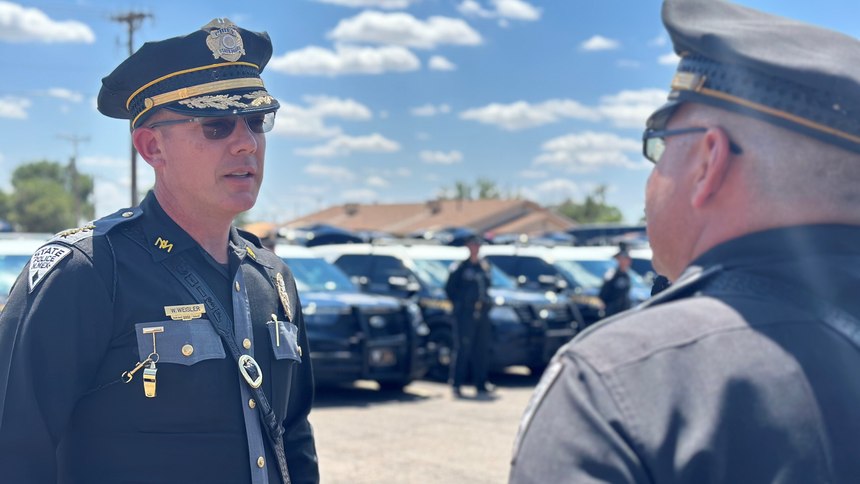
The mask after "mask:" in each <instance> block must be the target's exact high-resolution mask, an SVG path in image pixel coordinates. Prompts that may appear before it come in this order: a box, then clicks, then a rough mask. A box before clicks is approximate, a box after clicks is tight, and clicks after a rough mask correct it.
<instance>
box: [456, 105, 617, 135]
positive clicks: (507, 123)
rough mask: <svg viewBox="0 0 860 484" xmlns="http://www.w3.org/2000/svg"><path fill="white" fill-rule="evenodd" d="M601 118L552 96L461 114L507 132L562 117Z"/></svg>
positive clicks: (593, 111) (591, 119)
mask: <svg viewBox="0 0 860 484" xmlns="http://www.w3.org/2000/svg"><path fill="white" fill-rule="evenodd" d="M600 117H601V116H600V114H599V113H598V112H596V111H595V110H594V109H592V108H589V107H586V106H583V105H582V104H580V103H578V102H576V101H573V100H570V99H551V100H549V101H545V102H542V103H540V104H529V103H527V102H525V101H518V102H515V103H513V104H498V103H493V104H490V105H487V106H484V107H481V108H475V109H469V110H466V111H463V112H462V113H460V118H461V119H468V120H472V121H478V122H480V123H485V124H492V125H496V126H498V127H500V128H502V129H506V130H508V131H516V130H520V129H526V128H533V127H536V126H542V125H544V124H549V123H555V122H557V121H560V120H561V119H562V118H574V119H583V120H588V121H597V120H599V119H600Z"/></svg>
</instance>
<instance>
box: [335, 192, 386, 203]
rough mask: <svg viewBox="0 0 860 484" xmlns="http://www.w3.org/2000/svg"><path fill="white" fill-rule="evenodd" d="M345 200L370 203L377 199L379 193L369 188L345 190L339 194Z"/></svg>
mask: <svg viewBox="0 0 860 484" xmlns="http://www.w3.org/2000/svg"><path fill="white" fill-rule="evenodd" d="M340 198H342V199H343V200H344V201H346V202H356V203H371V202H374V201H376V200H378V199H379V194H378V193H376V192H375V191H373V190H371V189H369V188H359V189H355V190H347V191H345V192H343V193H342V194H341V196H340Z"/></svg>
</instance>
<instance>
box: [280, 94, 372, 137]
mask: <svg viewBox="0 0 860 484" xmlns="http://www.w3.org/2000/svg"><path fill="white" fill-rule="evenodd" d="M302 100H303V101H305V102H306V103H307V104H308V107H306V108H304V107H300V106H296V105H293V104H286V103H283V104H281V109H280V110H279V111H278V116H277V120H276V121H275V128H274V132H275V133H276V134H280V135H284V136H291V137H303V138H330V137H332V136H337V135H339V134H341V129H340V127H338V126H326V124H325V119H326V118H339V119H346V120H350V121H366V120H369V119H372V118H373V113H372V112H371V110H370V109H369V108H368V107H367V106H365V105H363V104H361V103H359V102H357V101H355V100H352V99H341V98H336V97H329V96H305V97H303V98H302Z"/></svg>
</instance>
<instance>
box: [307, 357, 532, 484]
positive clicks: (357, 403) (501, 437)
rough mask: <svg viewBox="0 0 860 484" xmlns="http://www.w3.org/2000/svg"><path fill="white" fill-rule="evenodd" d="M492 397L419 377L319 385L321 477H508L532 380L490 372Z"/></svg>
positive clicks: (315, 417)
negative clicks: (384, 385) (396, 385)
mask: <svg viewBox="0 0 860 484" xmlns="http://www.w3.org/2000/svg"><path fill="white" fill-rule="evenodd" d="M491 379H492V380H493V382H494V383H496V387H497V388H496V392H495V393H494V398H492V399H486V400H482V399H477V398H475V397H474V390H473V389H472V388H471V387H464V391H463V393H464V397H465V398H462V399H456V398H454V397H453V396H452V394H451V389H450V387H449V386H448V385H445V384H442V383H435V382H429V381H423V380H422V381H418V382H415V383H412V384H410V385H409V386H408V387H406V389H405V391H404V392H402V393H401V392H382V391H378V390H377V387H376V384H375V383H373V382H358V383H356V384H355V385H353V386H345V387H335V388H323V389H319V390H317V398H316V404H315V406H314V409H313V411H312V412H311V417H310V419H311V423H312V424H313V426H314V432H315V435H316V442H317V453H318V454H319V459H320V474H321V480H322V482H323V483H326V484H328V483H334V484H338V483H383V484H389V483H419V484H430V483H446V484H448V483H506V482H507V476H508V468H509V462H510V456H511V446H512V445H513V441H514V437H515V436H516V432H517V426H518V425H519V420H520V416H521V415H522V413H523V410H524V409H525V407H526V404H527V403H528V401H529V398H530V397H531V394H532V390H533V389H534V386H535V385H536V384H537V381H538V379H537V378H536V377H532V376H529V375H528V370H526V369H525V368H519V367H514V368H512V369H509V371H508V373H505V374H502V375H493V377H492V378H491Z"/></svg>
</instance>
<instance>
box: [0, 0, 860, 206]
mask: <svg viewBox="0 0 860 484" xmlns="http://www.w3.org/2000/svg"><path fill="white" fill-rule="evenodd" d="M660 3H661V2H660V1H659V0H279V1H249V2H237V1H235V0H233V1H225V0H205V1H171V2H167V1H162V0H135V1H133V2H130V1H126V0H116V1H111V2H95V1H92V0H78V1H66V2H63V1H59V0H50V1H30V2H15V1H12V2H10V1H6V0H0V58H2V64H0V65H2V72H3V74H4V75H2V76H0V133H2V134H0V187H2V188H3V189H4V190H8V189H9V175H10V174H11V172H12V170H14V168H15V167H16V166H18V165H19V164H21V163H26V162H30V161H35V160H40V159H49V160H53V161H60V162H64V163H65V162H68V160H69V158H70V156H71V155H72V153H73V144H72V143H71V142H70V141H69V138H71V137H78V138H82V139H84V141H81V142H80V143H79V144H78V168H79V170H81V171H82V172H84V173H88V174H91V175H93V176H95V184H96V188H95V202H96V212H97V213H96V215H97V216H102V215H106V214H108V213H111V212H113V211H114V210H116V209H118V208H120V207H125V206H127V205H128V204H129V202H130V197H131V195H130V182H129V180H130V162H129V154H128V151H129V135H128V128H127V124H126V123H125V122H123V121H119V120H114V119H110V118H106V117H104V116H102V115H101V114H99V113H98V111H97V110H96V109H95V97H96V95H97V94H98V90H99V87H100V85H101V78H102V77H103V76H105V75H107V74H108V73H110V71H111V70H112V69H113V68H114V67H115V66H116V65H117V64H119V63H120V62H121V61H122V60H123V59H124V58H125V56H126V54H127V50H126V45H125V42H126V33H125V25H124V24H119V23H116V22H113V21H111V20H110V18H111V16H112V15H117V14H122V13H125V12H127V11H132V10H133V11H139V12H145V13H148V14H151V15H152V18H150V19H147V20H145V21H144V22H143V24H142V26H141V28H140V29H139V30H137V31H136V33H135V41H136V42H135V44H136V46H137V47H139V46H140V44H141V43H142V42H143V41H146V40H160V39H164V38H167V37H172V36H177V35H185V34H187V33H189V32H191V31H192V30H194V29H196V28H199V27H201V26H203V25H204V24H206V23H208V22H209V21H210V20H211V19H212V18H215V17H227V18H229V19H231V20H232V21H234V22H235V23H236V24H238V25H239V26H241V27H244V28H247V29H249V30H265V31H267V32H269V34H270V36H271V37H272V41H273V44H274V55H273V57H272V60H271V61H270V63H269V66H268V67H267V68H266V70H265V72H264V73H263V78H264V80H265V83H266V86H267V88H268V90H269V91H270V92H271V93H272V94H273V95H275V96H276V97H277V98H278V99H279V100H280V102H281V105H282V109H281V111H280V112H279V113H278V118H277V121H276V126H275V130H274V131H273V132H272V133H271V134H270V135H269V136H268V150H267V160H266V179H265V182H264V184H263V189H262V191H261V194H260V198H259V200H258V203H257V207H255V208H254V209H253V210H252V211H251V212H250V214H249V217H248V218H249V219H250V220H268V221H274V222H285V221H288V220H290V219H293V218H295V217H297V216H300V215H303V214H306V213H309V212H313V211H316V210H319V209H322V208H325V207H327V206H330V205H333V204H342V203H347V202H359V203H396V202H424V201H426V200H429V199H432V198H435V197H436V196H437V195H439V194H441V193H445V192H446V190H447V191H448V193H452V189H453V187H454V185H455V183H456V182H457V181H464V182H468V183H473V182H475V180H476V179H478V178H486V179H489V180H492V181H494V182H495V183H496V184H497V185H498V186H499V187H500V188H501V189H502V191H503V192H504V193H509V194H519V195H520V196H523V197H525V198H529V199H531V200H534V201H536V202H539V203H542V204H555V203H559V202H560V201H562V200H564V199H566V198H572V199H574V200H582V198H583V197H584V196H585V194H587V193H589V192H590V191H591V190H593V188H594V187H595V186H597V185H600V184H604V185H607V186H608V187H609V192H608V201H609V203H612V204H614V205H616V206H618V207H620V208H621V210H622V212H623V213H624V216H625V218H626V220H627V221H628V222H636V221H638V220H639V219H640V218H641V216H642V209H643V206H644V203H643V196H644V184H645V180H646V178H647V176H648V173H649V166H648V165H647V164H646V162H644V161H643V159H642V156H641V154H640V141H639V138H640V135H641V131H642V126H643V122H644V119H645V118H646V117H647V115H648V114H649V113H650V112H651V111H652V110H653V109H654V108H655V107H656V106H658V105H659V104H661V103H662V101H663V100H664V99H665V95H666V93H667V86H668V85H669V81H670V80H671V77H672V74H673V72H674V67H675V64H676V62H677V58H676V57H675V56H674V54H672V49H671V45H670V43H669V40H668V36H667V35H666V34H665V31H664V30H663V27H662V24H661V22H660V13H659V12H660ZM741 3H742V4H744V5H747V6H750V7H753V8H758V9H761V10H766V11H769V12H772V13H777V14H780V15H785V16H789V17H793V18H796V19H800V20H804V21H808V22H812V23H816V24H819V25H823V26H827V27H829V28H833V29H835V30H839V31H841V32H844V33H846V34H849V35H852V36H855V37H860V23H858V22H857V19H858V18H860V2H858V1H857V0H821V1H818V2H808V1H799V0H743V1H741ZM152 182H153V177H152V173H151V169H150V168H149V166H148V165H146V163H145V162H143V160H140V159H139V160H138V187H139V189H140V190H145V189H146V188H149V187H151V185H152Z"/></svg>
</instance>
